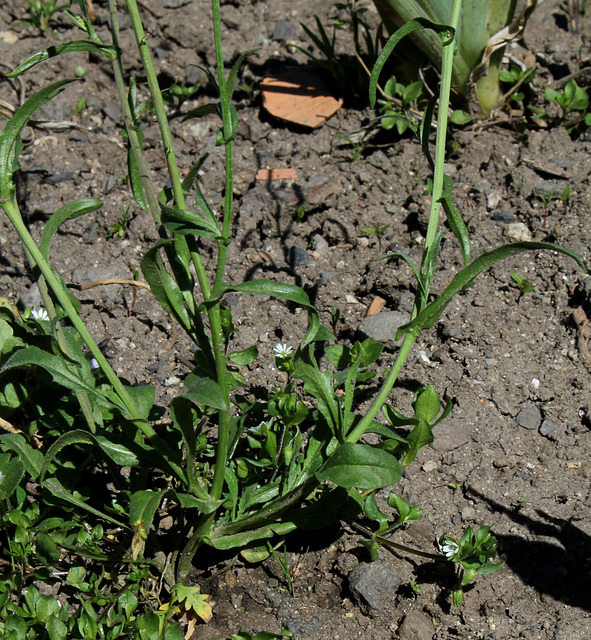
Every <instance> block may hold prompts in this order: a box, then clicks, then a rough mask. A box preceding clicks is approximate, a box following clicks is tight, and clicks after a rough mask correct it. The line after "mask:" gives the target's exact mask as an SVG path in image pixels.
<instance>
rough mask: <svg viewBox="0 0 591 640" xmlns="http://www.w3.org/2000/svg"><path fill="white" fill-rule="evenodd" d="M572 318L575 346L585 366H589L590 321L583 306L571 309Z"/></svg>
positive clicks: (590, 354) (590, 356) (590, 363)
mask: <svg viewBox="0 0 591 640" xmlns="http://www.w3.org/2000/svg"><path fill="white" fill-rule="evenodd" d="M573 320H574V321H575V324H576V325H577V347H578V349H579V353H580V354H581V360H582V361H583V362H584V363H585V366H586V367H587V368H591V353H589V340H590V339H591V322H590V321H589V318H587V314H586V313H585V311H584V310H583V307H577V308H576V309H575V310H574V311H573Z"/></svg>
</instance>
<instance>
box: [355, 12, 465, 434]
mask: <svg viewBox="0 0 591 640" xmlns="http://www.w3.org/2000/svg"><path fill="white" fill-rule="evenodd" d="M461 5H462V0H454V4H453V8H452V15H451V23H450V26H451V27H452V28H453V29H456V28H457V25H458V20H459V15H460V9H461ZM454 41H455V38H454V39H453V40H451V41H450V42H448V43H447V44H446V45H445V46H444V47H443V61H442V69H441V86H440V89H439V113H438V117H437V137H436V141H435V168H434V175H433V194H432V199H431V212H430V214H429V225H428V227H427V236H426V238H425V249H424V251H423V262H422V264H421V279H422V282H421V285H422V286H421V287H419V288H418V289H417V295H416V299H415V307H414V310H413V313H412V318H414V317H416V315H417V314H418V313H419V312H420V311H421V310H422V308H423V306H424V305H425V304H426V302H427V297H428V295H429V286H430V284H431V278H432V275H431V271H432V270H431V268H430V267H431V265H430V264H429V263H430V255H431V249H432V247H433V243H434V242H435V239H436V236H437V228H438V226H439V212H440V209H441V202H440V199H441V196H442V193H443V177H444V174H443V164H444V161H445V144H446V134H447V114H448V110H449V96H450V89H451V76H452V65H453V57H454ZM417 336H418V333H417V332H416V331H413V332H408V333H407V334H406V335H405V336H404V341H403V343H402V346H401V347H400V351H399V352H398V356H397V357H396V361H395V363H394V365H393V366H392V369H391V370H390V372H389V373H388V375H387V377H386V379H385V380H384V382H383V384H382V387H381V388H380V390H379V392H378V394H377V396H376V397H375V398H374V401H373V402H372V404H371V406H370V408H369V409H368V411H367V412H366V414H365V415H364V416H363V418H362V419H361V421H360V422H359V424H358V425H357V426H356V427H355V429H353V431H351V433H350V434H349V435H348V436H347V442H353V443H354V442H357V441H358V440H359V438H361V436H362V435H363V434H364V433H365V432H366V431H367V430H368V429H369V428H370V427H371V424H372V422H373V420H374V418H375V417H376V416H377V414H378V412H379V411H380V409H381V408H382V405H383V404H384V402H386V400H387V398H388V394H389V393H390V391H391V390H392V387H393V386H394V383H395V382H396V380H397V378H398V375H399V374H400V371H401V370H402V367H403V366H404V363H405V361H406V358H407V357H408V354H409V353H410V350H411V348H412V346H413V344H414V342H415V340H416V339H417Z"/></svg>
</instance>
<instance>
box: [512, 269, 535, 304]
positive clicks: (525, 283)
mask: <svg viewBox="0 0 591 640" xmlns="http://www.w3.org/2000/svg"><path fill="white" fill-rule="evenodd" d="M511 277H512V278H513V280H514V281H515V284H517V287H518V288H519V298H518V299H517V302H519V301H520V300H521V298H522V297H523V295H524V294H525V293H531V292H532V291H533V290H534V288H533V286H532V284H531V283H530V281H529V280H526V279H525V278H522V277H521V276H520V275H519V274H517V273H511Z"/></svg>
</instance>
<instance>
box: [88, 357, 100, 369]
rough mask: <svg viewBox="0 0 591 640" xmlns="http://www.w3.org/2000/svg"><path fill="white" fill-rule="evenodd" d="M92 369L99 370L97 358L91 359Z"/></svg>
mask: <svg viewBox="0 0 591 640" xmlns="http://www.w3.org/2000/svg"><path fill="white" fill-rule="evenodd" d="M90 368H91V369H98V368H99V363H98V362H97V360H96V358H91V359H90Z"/></svg>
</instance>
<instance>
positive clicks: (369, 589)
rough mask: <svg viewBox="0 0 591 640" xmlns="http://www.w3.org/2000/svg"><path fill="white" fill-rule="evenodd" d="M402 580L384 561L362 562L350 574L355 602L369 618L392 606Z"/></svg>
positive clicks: (350, 584) (350, 585) (350, 586)
mask: <svg viewBox="0 0 591 640" xmlns="http://www.w3.org/2000/svg"><path fill="white" fill-rule="evenodd" d="M399 585H400V578H399V577H398V576H397V575H396V574H395V573H394V572H393V570H392V567H391V566H390V565H389V564H387V563H386V562H385V561H383V560H376V561H375V562H370V563H367V562H360V563H359V564H358V565H357V566H356V567H355V568H354V569H353V570H352V571H351V573H350V574H349V588H350V589H351V594H352V595H353V598H354V599H355V601H356V602H357V603H358V604H359V606H360V607H361V609H362V610H363V611H364V612H365V613H366V614H367V615H369V616H375V615H377V613H378V612H379V611H381V610H382V609H385V608H388V607H390V606H392V603H393V601H394V595H395V593H396V589H398V586H399Z"/></svg>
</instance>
